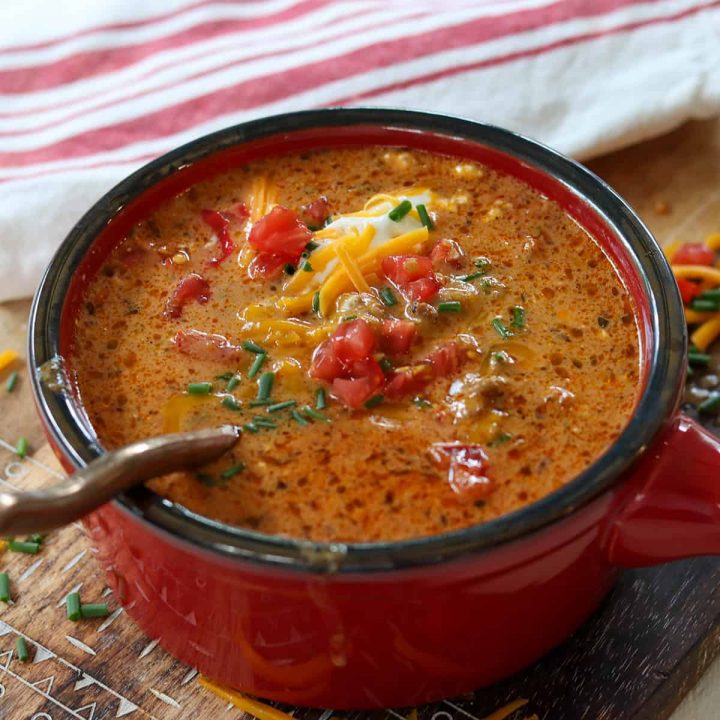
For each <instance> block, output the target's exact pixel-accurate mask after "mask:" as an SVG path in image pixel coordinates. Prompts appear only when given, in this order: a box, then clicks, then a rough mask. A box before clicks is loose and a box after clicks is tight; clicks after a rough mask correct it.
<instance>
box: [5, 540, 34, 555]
mask: <svg viewBox="0 0 720 720" xmlns="http://www.w3.org/2000/svg"><path fill="white" fill-rule="evenodd" d="M7 549H8V550H9V551H10V552H16V553H24V554H25V555H37V554H38V553H39V552H40V543H34V542H27V541H22V540H8V541H7Z"/></svg>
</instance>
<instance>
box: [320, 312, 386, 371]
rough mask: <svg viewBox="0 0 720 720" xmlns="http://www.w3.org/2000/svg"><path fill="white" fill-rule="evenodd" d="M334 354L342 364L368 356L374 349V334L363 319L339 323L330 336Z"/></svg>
mask: <svg viewBox="0 0 720 720" xmlns="http://www.w3.org/2000/svg"><path fill="white" fill-rule="evenodd" d="M330 342H331V343H332V346H333V351H334V352H335V355H336V356H337V358H338V359H339V360H340V362H341V363H343V364H350V363H353V362H355V361H357V360H365V359H366V358H368V357H370V355H371V353H372V351H373V350H374V349H375V334H374V333H373V331H372V328H371V327H370V325H369V324H368V323H367V322H366V321H365V320H353V321H351V322H344V323H341V324H340V326H339V327H338V329H337V330H336V331H335V333H334V335H333V336H332V337H331V338H330Z"/></svg>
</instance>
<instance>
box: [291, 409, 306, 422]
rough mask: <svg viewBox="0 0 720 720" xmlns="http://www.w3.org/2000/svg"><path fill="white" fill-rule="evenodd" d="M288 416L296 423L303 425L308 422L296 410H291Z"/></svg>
mask: <svg viewBox="0 0 720 720" xmlns="http://www.w3.org/2000/svg"><path fill="white" fill-rule="evenodd" d="M290 416H291V417H292V419H293V420H294V421H295V422H296V423H297V424H298V425H302V426H305V425H309V424H310V423H309V422H308V421H307V420H306V419H305V418H304V417H303V416H302V415H301V414H300V413H299V412H298V411H297V410H292V411H291V412H290Z"/></svg>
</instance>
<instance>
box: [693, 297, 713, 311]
mask: <svg viewBox="0 0 720 720" xmlns="http://www.w3.org/2000/svg"><path fill="white" fill-rule="evenodd" d="M690 307H691V308H692V309H693V310H697V311H698V312H717V311H718V310H720V300H713V299H710V298H701V297H696V298H694V299H693V300H692V301H691V303H690Z"/></svg>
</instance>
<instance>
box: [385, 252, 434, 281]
mask: <svg viewBox="0 0 720 720" xmlns="http://www.w3.org/2000/svg"><path fill="white" fill-rule="evenodd" d="M382 271H383V275H385V277H386V278H387V279H388V280H392V281H393V282H394V283H395V284H396V285H398V286H399V287H401V288H403V287H405V286H406V285H407V284H408V283H411V282H412V281H413V280H419V279H420V278H424V277H427V276H429V275H430V274H431V273H432V261H431V260H430V258H429V257H425V256H424V255H390V256H388V257H386V258H384V259H383V261H382Z"/></svg>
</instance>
